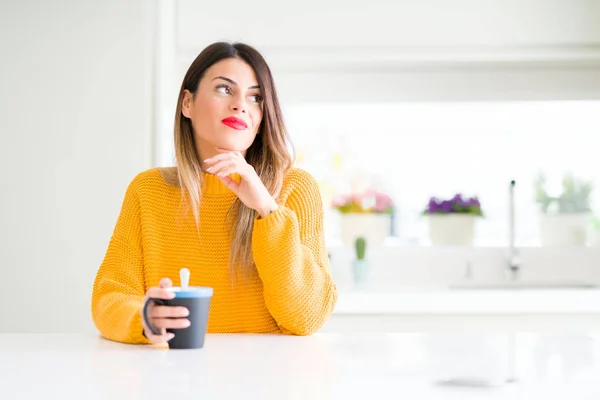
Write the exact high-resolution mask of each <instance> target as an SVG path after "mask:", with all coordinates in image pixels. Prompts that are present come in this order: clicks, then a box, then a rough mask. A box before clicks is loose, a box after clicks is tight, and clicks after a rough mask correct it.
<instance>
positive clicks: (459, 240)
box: [428, 214, 476, 246]
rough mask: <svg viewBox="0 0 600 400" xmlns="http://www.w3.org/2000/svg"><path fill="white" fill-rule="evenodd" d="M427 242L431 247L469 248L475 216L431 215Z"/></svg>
mask: <svg viewBox="0 0 600 400" xmlns="http://www.w3.org/2000/svg"><path fill="white" fill-rule="evenodd" d="M428 218H429V240H430V241H431V244H432V245H433V246H471V245H472V244H473V237H474V235H475V218H476V216H475V215H469V214H432V215H429V216H428Z"/></svg>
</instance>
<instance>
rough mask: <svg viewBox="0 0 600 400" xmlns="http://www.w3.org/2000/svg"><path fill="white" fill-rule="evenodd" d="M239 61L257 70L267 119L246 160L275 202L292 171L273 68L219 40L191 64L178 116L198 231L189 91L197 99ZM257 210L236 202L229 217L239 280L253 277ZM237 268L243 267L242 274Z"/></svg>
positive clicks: (186, 189) (185, 188) (180, 172)
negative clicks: (213, 71) (213, 77)
mask: <svg viewBox="0 0 600 400" xmlns="http://www.w3.org/2000/svg"><path fill="white" fill-rule="evenodd" d="M233 57H237V58H239V59H241V60H243V61H244V62H246V63H247V64H248V65H249V66H250V67H252V69H253V70H254V72H255V74H256V77H257V79H258V84H259V86H260V90H261V93H262V97H263V119H262V122H261V125H260V127H259V130H258V134H257V135H256V138H255V139H254V142H253V143H252V145H251V146H250V147H249V148H248V150H247V151H246V161H247V162H248V164H250V165H252V166H253V167H254V169H255V170H256V173H257V174H258V176H259V177H260V179H261V180H262V182H263V183H264V185H265V187H266V188H267V189H268V190H269V193H271V195H272V196H273V197H274V198H277V197H278V196H279V193H280V191H281V188H282V184H283V178H284V176H285V175H286V173H287V172H288V171H289V169H290V168H291V167H292V164H293V158H292V155H291V154H290V146H291V141H290V139H289V136H288V132H287V129H286V127H285V124H284V121H283V115H282V112H281V107H280V106H279V100H278V97H277V91H276V90H275V84H274V80H273V76H272V74H271V70H270V68H269V66H268V65H267V62H266V61H265V59H264V58H263V57H262V55H261V54H260V53H259V52H258V51H257V50H256V49H254V48H253V47H251V46H249V45H247V44H243V43H228V42H217V43H213V44H211V45H209V46H208V47H206V48H205V49H204V50H203V51H202V52H201V53H200V54H199V55H198V57H196V59H195V60H194V61H193V62H192V64H191V65H190V67H189V69H188V71H187V73H186V74H185V77H184V78H183V83H182V84H181V89H180V91H179V99H178V100H177V110H176V112H175V143H174V144H175V159H176V163H177V178H178V180H179V186H180V187H181V192H182V201H183V202H184V204H185V205H186V206H188V207H190V208H191V209H192V212H193V214H194V218H195V220H196V226H197V228H198V229H199V228H200V224H201V223H202V221H200V215H199V209H200V207H199V205H200V201H201V198H202V193H201V190H202V185H203V178H202V168H201V164H200V160H199V158H198V154H197V152H196V146H195V140H194V131H193V129H192V121H191V120H190V119H188V118H187V117H185V116H184V115H183V114H182V113H181V109H182V103H183V97H184V93H185V90H189V91H190V92H191V93H192V96H195V95H196V91H197V89H198V86H199V84H200V80H201V79H202V78H203V77H204V75H205V73H206V70H207V69H208V68H210V67H211V66H212V65H213V64H215V63H217V62H219V61H221V60H223V59H226V58H233ZM256 215H257V212H256V211H255V210H253V209H250V208H248V207H247V206H246V205H244V204H243V203H242V202H241V201H240V199H236V200H235V202H234V203H233V205H232V207H231V209H230V210H229V214H228V217H229V218H228V221H225V223H229V234H230V237H231V249H230V256H229V270H230V274H231V277H232V281H234V280H235V279H236V278H237V277H238V272H241V273H242V276H244V277H249V276H251V275H252V274H253V273H254V272H255V266H254V259H253V257H252V228H253V224H254V219H255V218H256ZM237 266H239V267H240V268H241V271H239V270H238V268H237Z"/></svg>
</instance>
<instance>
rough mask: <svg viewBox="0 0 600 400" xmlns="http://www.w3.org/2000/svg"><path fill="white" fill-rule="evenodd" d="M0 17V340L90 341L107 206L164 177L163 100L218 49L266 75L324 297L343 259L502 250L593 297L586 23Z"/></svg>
mask: <svg viewBox="0 0 600 400" xmlns="http://www.w3.org/2000/svg"><path fill="white" fill-rule="evenodd" d="M0 4H1V6H0V32H1V33H2V34H1V35H0V46H1V48H2V62H1V63H0V68H1V73H0V82H1V84H0V88H1V90H0V132H1V134H2V139H3V140H2V143H3V146H2V148H1V149H2V157H1V158H0V163H1V166H2V169H3V170H4V171H5V175H4V179H3V183H2V185H1V187H2V197H1V199H2V207H1V208H0V216H1V220H0V249H1V254H0V271H1V272H2V279H3V281H4V282H3V286H4V289H3V290H2V291H0V300H2V303H3V304H4V306H3V307H2V309H1V310H0V331H4V332H20V331H34V332H35V331H93V325H92V322H91V318H90V304H89V299H90V295H91V289H92V284H93V279H94V277H95V273H96V271H97V268H98V266H99V265H100V263H101V261H102V258H103V256H104V252H105V251H106V246H107V245H108V241H109V239H110V236H111V234H112V229H113V227H114V223H115V221H116V218H117V215H118V212H119V210H120V207H121V202H122V200H123V195H124V193H125V188H126V186H127V185H128V183H129V182H130V181H131V180H132V179H133V177H134V176H135V175H136V174H137V173H139V172H141V171H143V170H145V169H148V168H152V167H157V166H167V165H173V164H174V160H173V147H172V141H173V139H172V131H173V119H174V110H175V105H176V100H177V94H178V91H179V86H180V84H181V80H182V78H183V75H184V74H185V72H186V70H187V68H188V67H189V65H190V63H191V62H192V60H193V59H194V58H195V57H196V56H197V55H198V53H199V52H200V51H201V50H202V49H203V48H204V47H205V46H207V45H208V44H210V43H212V42H214V41H218V40H226V41H243V42H246V43H248V44H251V45H253V46H255V47H256V48H257V49H258V50H259V51H260V52H261V53H262V54H263V55H264V56H265V58H266V59H267V62H268V63H269V64H270V66H271V69H272V72H273V74H274V77H275V81H276V85H277V88H278V91H279V95H280V100H281V103H282V106H283V110H284V116H285V118H286V122H287V126H288V129H289V133H290V135H291V138H292V140H293V143H294V146H295V150H296V155H297V166H298V167H300V168H304V169H306V170H307V171H309V172H310V173H312V174H313V175H314V176H315V178H316V179H317V180H318V182H319V185H320V187H321V190H322V195H323V201H324V208H325V216H326V220H325V221H326V226H325V229H326V237H327V244H328V248H329V249H330V255H331V257H332V258H331V259H332V265H333V266H334V267H335V268H334V273H336V274H338V276H339V277H340V282H344V279H346V278H347V279H349V281H348V282H350V281H351V280H352V279H356V270H352V269H351V268H350V266H349V265H346V264H347V262H346V261H343V262H342V261H340V262H339V263H338V260H347V259H348V257H349V256H348V254H353V251H354V249H353V246H354V244H355V239H356V238H357V237H364V238H366V239H367V246H368V249H369V251H370V253H369V254H370V255H371V256H372V257H375V258H376V256H375V254H384V253H385V252H387V253H385V254H386V256H385V257H386V258H385V260H387V261H384V259H383V258H379V259H376V260H374V261H373V263H374V265H379V266H380V268H383V267H382V265H384V264H386V263H388V264H389V263H393V264H398V265H400V264H401V265H407V263H404V262H400V261H398V260H400V258H398V257H402V254H406V253H401V252H402V251H404V250H398V249H413V250H414V249H417V250H415V251H418V252H419V253H418V254H421V255H423V254H433V253H425V252H426V251H429V250H427V249H430V250H431V252H434V251H437V250H436V249H438V248H449V247H451V248H452V249H454V250H456V249H462V250H461V251H463V252H462V253H453V254H458V255H457V256H456V257H458V258H457V260H458V259H459V258H460V265H461V267H460V268H462V264H463V261H462V260H463V258H464V257H463V256H464V255H465V254H467V255H468V254H473V251H477V249H498V248H500V249H505V248H507V246H509V240H510V238H514V243H515V245H516V246H519V247H521V248H530V249H537V250H536V251H538V250H539V251H542V253H539V254H542V256H543V255H544V254H545V256H544V257H545V259H552V258H553V256H548V254H550V255H552V254H556V253H551V252H552V251H557V250H556V249H557V248H560V249H562V250H561V251H563V253H561V254H562V255H563V256H564V257H567V258H568V257H574V256H573V254H575V255H576V257H578V258H577V259H578V260H584V261H581V262H580V264H581V263H584V264H585V263H587V264H586V265H590V266H591V267H590V268H591V269H585V270H582V271H583V272H581V274H580V275H578V276H577V279H578V281H581V282H596V281H599V280H600V278H599V277H598V271H596V270H595V269H593V266H595V265H597V266H598V268H600V264H598V263H600V257H599V251H600V250H599V249H600V240H599V239H598V235H599V232H600V224H599V223H598V220H597V219H596V216H600V197H599V196H600V189H599V188H598V185H599V184H600V167H599V159H598V154H599V153H598V149H599V148H600V118H599V116H600V24H599V23H598V21H600V2H598V1H594V0H570V1H561V0H545V1H544V0H527V1H522V0H521V1H517V0H505V1H497V0H496V1H495V0H479V1H476V0H456V1H453V2H447V1H443V0H420V1H411V0H398V1H394V2H390V1H385V0H373V1H370V2H368V3H364V2H359V1H341V0H330V1H326V2H325V1H315V0H307V1H303V2H302V3H301V4H300V3H298V4H291V3H285V2H280V1H275V0H260V1H254V2H241V1H233V2H228V3H219V2H197V1H191V0H177V1H175V0H147V1H141V0H128V1H115V0H105V1H91V0H88V1H85V0H83V1H82V0H80V1H57V2H47V1H42V0H30V1H28V0H22V1H10V0H8V1H6V0H5V1H2V2H0ZM511 180H514V181H515V186H514V188H513V191H512V193H513V195H512V197H511V195H510V193H511V189H510V182H511ZM457 195H461V196H457ZM432 197H435V198H436V199H434V200H433V201H430V199H431V198H432ZM452 199H455V203H456V202H458V203H457V204H458V205H456V204H455V203H452V202H451V200H452ZM469 200H472V201H471V202H469ZM380 201H383V202H384V203H385V207H383V208H380V209H377V207H375V205H376V204H377V203H378V202H380ZM444 201H445V203H444ZM460 202H462V203H460ZM461 204H462V206H461ZM511 205H512V207H511ZM438 206H439V210H441V211H439V212H436V213H435V214H434V215H431V214H428V213H427V210H429V211H430V212H433V211H435V210H438V208H436V207H438ZM463 206H464V207H463ZM445 207H449V208H445ZM461 207H462V208H461ZM433 209H435V210H433ZM444 210H445V211H444ZM511 210H512V212H511ZM424 211H425V214H424ZM479 211H481V214H483V216H480V215H479ZM355 214H359V215H358V216H357V215H355ZM445 214H453V215H454V216H456V217H459V218H456V219H453V220H451V221H450V220H449V219H448V218H446V219H444V220H443V221H442V220H439V218H438V219H436V218H435V217H444V216H446V217H448V216H449V215H445ZM511 215H513V217H514V219H512V221H513V222H514V225H512V227H513V229H511V223H510V221H511V218H510V216H511ZM353 217H358V219H352V218H353ZM436 221H437V222H436ZM344 234H346V236H344ZM377 249H379V250H380V252H379V253H377V251H378V250H377ZM565 249H568V250H565ZM396 250H398V251H399V252H394V251H396ZM546 250H547V251H548V252H550V253H548V252H546V253H543V251H546ZM411 251H412V250H411ZM456 251H459V250H456ZM564 251H572V252H574V253H568V254H567V253H564ZM336 254H340V256H337V257H336ZM411 254H416V253H411ZM436 254H437V253H436ZM444 254H446V253H444ZM477 254H479V253H477ZM490 254H491V253H490ZM536 254H538V253H536ZM565 254H567V255H565ZM344 257H345V258H344ZM357 257H358V256H357ZM394 257H396V258H394ZM425 257H427V256H426V255H425ZM444 257H446V255H444ZM461 257H463V258H461ZM490 257H491V256H490ZM358 258H360V257H358ZM457 263H458V261H457ZM386 265H387V264H386ZM494 265H495V264H494ZM448 268H450V267H448ZM351 273H354V275H353V276H354V277H353V278H352V277H350V278H348V276H349V275H348V274H351ZM344 274H346V275H344ZM547 274H550V275H551V274H553V273H550V272H548V273H547ZM347 275H348V276H347ZM559 275H560V274H559ZM379 276H380V277H382V276H391V275H385V274H383V275H379ZM394 276H395V275H394ZM408 276H409V275H406V276H405V277H404V278H403V279H404V283H405V286H410V285H411V281H410V279H409V278H407V277H408ZM538 278H540V279H541V278H544V276H542V275H540V276H538ZM532 279H533V278H532ZM374 287H376V285H375V286H374ZM7 305H9V306H7Z"/></svg>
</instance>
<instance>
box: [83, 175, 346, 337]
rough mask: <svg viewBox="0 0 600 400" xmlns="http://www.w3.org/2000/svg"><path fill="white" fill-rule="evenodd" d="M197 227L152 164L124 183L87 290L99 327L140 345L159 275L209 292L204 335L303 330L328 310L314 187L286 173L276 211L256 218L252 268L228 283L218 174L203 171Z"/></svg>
mask: <svg viewBox="0 0 600 400" xmlns="http://www.w3.org/2000/svg"><path fill="white" fill-rule="evenodd" d="M204 181H205V182H204V187H203V195H202V199H201V205H200V232H199V235H198V230H197V228H196V223H195V220H194V217H193V214H192V213H191V211H189V212H188V213H187V214H185V213H183V212H182V208H181V190H180V189H179V188H178V187H177V186H175V185H171V184H168V183H167V182H166V181H165V179H164V177H163V174H162V173H161V171H160V170H158V169H151V170H148V171H145V172H142V173H140V174H139V175H138V176H136V177H135V178H134V179H133V181H132V182H131V184H130V185H129V186H128V188H127V191H126V194H125V199H124V201H123V205H122V209H121V212H120V215H119V218H118V220H117V223H116V226H115V229H114V233H113V236H112V238H111V240H110V243H109V246H108V250H107V252H106V256H105V258H104V260H103V262H102V264H101V266H100V268H99V270H98V273H97V276H96V280H95V282H94V289H93V295H92V316H93V320H94V322H95V324H96V327H97V328H98V330H99V331H100V333H101V334H102V335H103V336H105V337H106V338H108V339H111V340H115V341H120V342H126V343H148V340H147V339H146V338H145V337H144V336H143V335H142V324H141V319H140V315H139V310H140V307H142V305H143V300H144V294H145V293H146V290H147V289H148V288H150V287H151V286H158V283H159V281H160V280H161V279H162V278H163V277H167V278H170V279H171V280H172V281H173V284H174V285H179V270H180V269H181V268H184V267H185V268H188V269H189V270H190V271H191V278H190V285H192V286H210V287H212V288H214V295H213V299H212V303H211V308H210V314H209V321H208V332H210V333H239V332H248V333H284V334H296V335H308V334H312V333H314V332H315V331H317V330H318V329H319V328H320V327H321V326H322V325H323V324H324V322H325V321H326V320H327V318H328V317H329V315H330V314H331V312H332V310H333V308H334V306H335V303H336V300H337V288H336V286H335V283H334V282H333V280H332V278H331V275H330V273H329V264H328V258H327V251H326V249H325V243H324V237H323V208H322V202H321V197H320V193H319V189H318V186H317V183H316V182H315V180H314V178H313V177H312V176H311V175H310V174H308V173H307V172H305V171H303V170H300V169H293V170H291V171H290V172H289V173H288V175H287V176H286V178H285V180H284V186H283V190H282V193H281V195H280V197H279V199H278V202H279V208H278V209H277V210H276V211H275V212H273V213H271V214H270V215H268V216H266V217H265V218H257V219H255V221H254V229H253V234H252V253H253V257H254V260H255V263H256V270H257V272H258V274H256V275H255V276H254V277H252V278H250V279H249V280H248V281H247V282H246V283H245V284H242V283H241V282H239V283H237V284H236V285H232V280H231V277H230V274H229V268H228V261H229V248H230V244H231V240H230V238H229V235H228V231H227V230H228V224H227V223H226V214H227V212H228V210H229V208H230V207H231V205H232V204H233V202H234V200H235V199H236V196H235V194H234V193H233V192H231V191H230V190H229V189H228V188H227V187H226V186H225V185H224V184H223V183H222V182H221V181H220V180H219V179H218V178H217V177H216V176H214V175H209V174H204Z"/></svg>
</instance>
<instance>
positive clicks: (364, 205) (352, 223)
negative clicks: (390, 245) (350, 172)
mask: <svg viewBox="0 0 600 400" xmlns="http://www.w3.org/2000/svg"><path fill="white" fill-rule="evenodd" d="M333 207H334V208H335V209H336V210H338V211H339V212H340V233H341V237H342V242H343V243H344V244H346V245H352V244H354V243H355V240H356V239H357V238H359V237H363V238H364V239H365V240H366V241H368V242H369V244H371V245H378V244H382V243H383V241H384V240H385V238H386V237H387V236H388V235H389V233H390V228H391V214H392V212H393V210H394V204H393V201H392V199H391V198H390V197H389V196H388V195H387V194H385V193H382V192H379V191H376V190H367V191H364V192H361V193H353V194H350V195H343V196H339V197H337V198H335V199H334V201H333Z"/></svg>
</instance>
